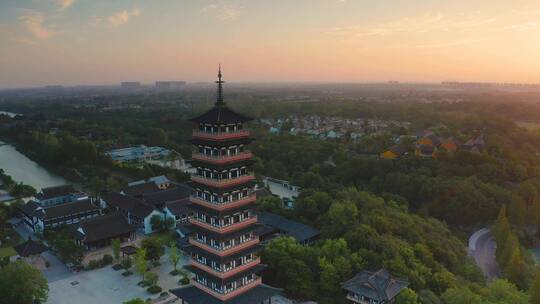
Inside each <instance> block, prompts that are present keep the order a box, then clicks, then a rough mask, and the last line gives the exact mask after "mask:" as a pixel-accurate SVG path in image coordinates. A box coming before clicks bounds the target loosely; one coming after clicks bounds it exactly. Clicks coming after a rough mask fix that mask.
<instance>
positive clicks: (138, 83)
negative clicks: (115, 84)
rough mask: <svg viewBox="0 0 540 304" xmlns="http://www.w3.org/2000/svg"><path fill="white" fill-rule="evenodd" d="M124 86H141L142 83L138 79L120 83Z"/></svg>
mask: <svg viewBox="0 0 540 304" xmlns="http://www.w3.org/2000/svg"><path fill="white" fill-rule="evenodd" d="M120 86H121V87H122V88H139V87H140V86H141V83H140V82H138V81H124V82H122V83H121V84H120Z"/></svg>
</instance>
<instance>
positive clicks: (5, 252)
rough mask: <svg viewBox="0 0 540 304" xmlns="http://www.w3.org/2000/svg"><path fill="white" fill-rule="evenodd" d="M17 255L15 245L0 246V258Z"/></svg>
mask: <svg viewBox="0 0 540 304" xmlns="http://www.w3.org/2000/svg"><path fill="white" fill-rule="evenodd" d="M14 255H17V252H16V251H15V249H13V247H3V248H0V259H3V258H4V257H6V256H14Z"/></svg>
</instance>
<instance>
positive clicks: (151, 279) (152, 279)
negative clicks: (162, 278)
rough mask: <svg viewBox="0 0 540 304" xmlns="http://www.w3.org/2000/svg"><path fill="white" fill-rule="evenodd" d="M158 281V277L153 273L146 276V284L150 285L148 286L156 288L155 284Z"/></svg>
mask: <svg viewBox="0 0 540 304" xmlns="http://www.w3.org/2000/svg"><path fill="white" fill-rule="evenodd" d="M158 280H159V276H158V274H157V273H155V272H149V273H147V274H146V280H145V281H146V282H147V283H148V284H149V285H150V286H156V284H157V282H158Z"/></svg>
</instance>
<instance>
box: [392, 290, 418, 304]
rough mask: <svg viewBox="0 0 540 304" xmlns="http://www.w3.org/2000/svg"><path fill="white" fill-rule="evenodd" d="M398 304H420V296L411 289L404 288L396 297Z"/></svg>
mask: <svg viewBox="0 0 540 304" xmlns="http://www.w3.org/2000/svg"><path fill="white" fill-rule="evenodd" d="M396 304H420V300H419V299H418V295H417V294H416V292H414V290H412V289H410V288H404V289H403V290H402V291H401V292H400V293H399V294H398V295H397V297H396Z"/></svg>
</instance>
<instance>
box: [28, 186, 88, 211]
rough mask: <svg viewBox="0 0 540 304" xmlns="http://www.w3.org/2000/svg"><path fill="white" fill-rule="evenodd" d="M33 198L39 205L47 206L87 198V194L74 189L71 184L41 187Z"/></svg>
mask: <svg viewBox="0 0 540 304" xmlns="http://www.w3.org/2000/svg"><path fill="white" fill-rule="evenodd" d="M35 198H36V203H38V204H39V205H40V206H42V207H49V206H54V205H59V204H64V203H70V202H74V201H78V200H84V199H88V194H86V193H83V192H80V191H77V190H75V188H73V186H72V185H61V186H55V187H48V188H43V189H41V191H40V192H39V193H38V194H36V196H35Z"/></svg>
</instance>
